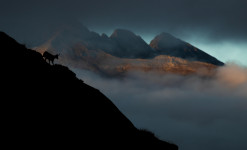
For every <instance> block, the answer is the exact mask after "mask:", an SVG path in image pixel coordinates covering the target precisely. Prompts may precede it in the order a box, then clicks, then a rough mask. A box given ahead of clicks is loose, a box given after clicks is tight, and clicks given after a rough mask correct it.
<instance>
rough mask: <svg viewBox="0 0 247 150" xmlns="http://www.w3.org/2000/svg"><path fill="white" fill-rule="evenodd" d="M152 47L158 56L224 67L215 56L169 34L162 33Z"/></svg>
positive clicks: (153, 41)
mask: <svg viewBox="0 0 247 150" xmlns="http://www.w3.org/2000/svg"><path fill="white" fill-rule="evenodd" d="M150 46H151V47H152V48H153V49H154V50H155V51H156V52H157V54H158V55H169V56H174V57H180V58H183V59H187V60H196V61H201V62H206V63H210V64H214V65H218V66H221V65H224V63H222V62H221V61H219V60H217V59H216V58H214V57H213V56H210V55H209V54H207V53H205V52H203V51H202V50H200V49H198V48H196V47H194V46H193V45H190V44H189V43H186V42H184V41H182V40H180V39H177V38H175V37H174V36H172V35H171V34H169V33H161V34H159V35H157V36H156V37H155V38H154V39H153V40H152V41H151V43H150Z"/></svg>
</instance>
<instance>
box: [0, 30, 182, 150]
mask: <svg viewBox="0 0 247 150" xmlns="http://www.w3.org/2000/svg"><path fill="white" fill-rule="evenodd" d="M0 50H1V53H2V59H1V60H3V63H2V66H3V67H2V70H1V79H2V80H3V81H2V83H1V86H2V87H1V89H2V91H1V93H2V95H1V96H2V98H1V106H2V120H1V121H2V125H3V126H2V129H3V131H4V132H3V133H2V137H4V141H2V142H3V143H5V144H7V145H8V147H9V148H13V147H18V148H32V149H36V148H69V149H74V148H87V149H93V148H96V147H100V148H101V149H105V148H115V149H118V148H123V147H124V148H130V149H131V148H150V149H151V148H152V149H165V150H173V149H174V150H176V149H177V146H175V145H173V144H169V143H167V142H164V141H160V140H159V139H157V138H156V137H155V136H154V135H153V134H151V133H149V132H146V131H141V130H138V129H136V128H135V127H134V126H133V124H132V123H131V122H130V121H129V120H128V119H127V118H126V117H125V116H124V115H123V114H122V113H121V112H120V111H119V110H118V109H117V108H116V107H115V105H114V104H113V103H112V102H111V101H110V100H109V99H108V98H107V97H105V96H104V95H103V94H102V93H101V92H100V91H98V90H97V89H95V88H93V87H90V86H88V85H86V84H84V83H83V81H81V80H79V79H77V78H76V75H75V74H74V73H73V72H71V71H70V70H69V69H68V68H67V67H64V66H61V65H54V66H51V65H49V64H48V63H46V62H45V61H44V59H43V58H42V56H41V54H40V53H38V52H35V51H33V50H29V49H26V48H25V46H23V45H20V44H18V43H17V42H16V41H15V40H14V39H12V38H10V37H8V36H7V35H6V34H5V33H3V32H0Z"/></svg>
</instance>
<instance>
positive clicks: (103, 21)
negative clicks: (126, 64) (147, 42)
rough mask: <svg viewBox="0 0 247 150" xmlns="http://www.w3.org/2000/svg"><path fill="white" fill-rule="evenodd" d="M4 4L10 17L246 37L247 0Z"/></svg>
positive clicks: (213, 37) (90, 0)
mask: <svg viewBox="0 0 247 150" xmlns="http://www.w3.org/2000/svg"><path fill="white" fill-rule="evenodd" d="M0 7H1V9H0V11H1V13H0V16H1V19H2V20H5V21H7V22H8V21H9V22H10V23H11V21H12V23H16V22H15V21H13V20H11V18H14V20H15V19H17V20H18V21H21V19H25V21H27V20H28V19H29V21H32V20H34V21H36V20H42V19H44V20H45V19H47V18H50V21H51V20H52V19H57V18H59V17H61V18H63V19H65V18H70V17H73V18H77V19H80V20H81V21H82V22H83V23H84V24H85V25H87V26H88V27H89V28H93V29H96V30H98V31H102V32H105V31H108V30H113V29H114V28H118V27H121V28H127V29H131V30H134V31H135V32H138V33H143V34H157V33H159V32H162V31H167V32H171V33H173V34H178V35H182V34H188V33H189V34H190V33H191V32H193V34H196V33H198V36H200V35H201V34H204V36H207V37H208V38H210V39H211V40H212V41H214V40H225V39H230V40H232V39H236V40H239V39H242V40H243V39H244V40H246V39H247V38H246V35H247V16H246V15H245V12H246V9H247V1H245V0H210V1H209V0H173V1H170V0H135V1H133V0H104V1H101V0H70V1H65V0H63V1H61V0H60V1H58V0H54V1H50V0H49V1H48V0H43V1H31V0H29V1H28V0H23V1H17V0H12V1H11V0H10V1H5V0H3V1H1V5H0Z"/></svg>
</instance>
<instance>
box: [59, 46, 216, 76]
mask: <svg viewBox="0 0 247 150" xmlns="http://www.w3.org/2000/svg"><path fill="white" fill-rule="evenodd" d="M60 63H63V64H65V65H69V66H71V67H75V68H78V69H86V70H90V71H94V72H97V73H101V74H103V75H107V76H123V75H125V74H126V73H128V72H131V71H142V72H155V73H159V74H167V73H175V74H179V75H190V74H197V75H200V76H210V75H213V74H214V70H215V68H217V66H215V65H212V64H209V63H204V62H198V61H188V60H185V59H182V58H177V57H172V56H166V55H159V56H157V57H155V58H153V59H127V58H119V57H115V56H112V55H110V54H107V53H106V52H103V51H101V50H89V49H87V48H86V47H83V46H81V45H80V44H78V45H76V46H74V47H73V48H72V49H71V54H66V55H65V54H64V55H62V56H61V59H60Z"/></svg>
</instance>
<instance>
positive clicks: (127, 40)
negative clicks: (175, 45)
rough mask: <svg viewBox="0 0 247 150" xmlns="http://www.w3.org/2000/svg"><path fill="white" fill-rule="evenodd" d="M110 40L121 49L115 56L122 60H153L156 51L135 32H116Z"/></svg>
mask: <svg viewBox="0 0 247 150" xmlns="http://www.w3.org/2000/svg"><path fill="white" fill-rule="evenodd" d="M110 39H111V40H113V41H114V42H116V43H117V46H118V47H119V48H120V50H118V51H117V52H114V54H113V56H117V57H120V58H151V57H153V56H154V55H153V53H154V51H153V50H152V48H151V47H150V46H149V45H148V44H146V42H145V41H144V40H143V39H142V38H141V37H140V36H137V35H135V34H134V33H133V32H131V31H128V30H123V29H117V30H115V31H114V32H113V33H112V35H111V36H110Z"/></svg>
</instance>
